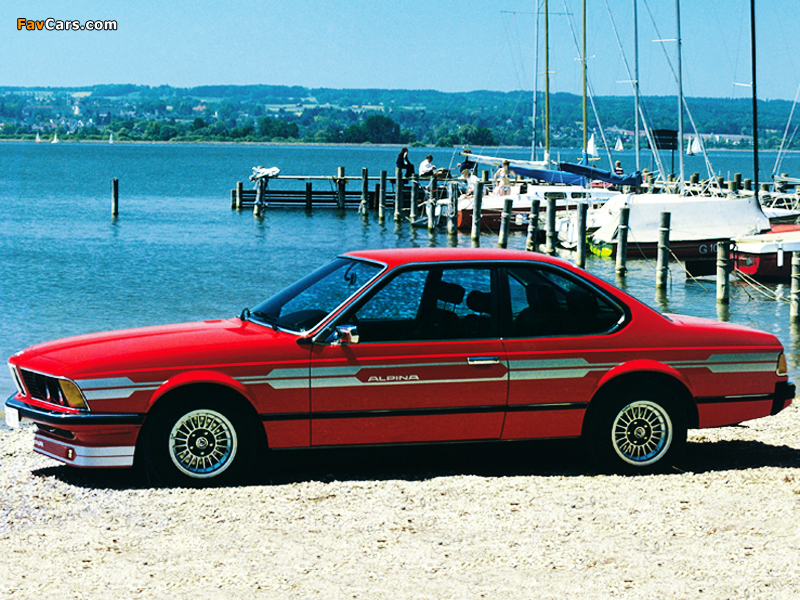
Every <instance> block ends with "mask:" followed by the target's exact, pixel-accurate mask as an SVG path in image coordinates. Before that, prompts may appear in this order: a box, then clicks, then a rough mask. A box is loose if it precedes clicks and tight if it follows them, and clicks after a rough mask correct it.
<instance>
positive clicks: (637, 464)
mask: <svg viewBox="0 0 800 600" xmlns="http://www.w3.org/2000/svg"><path fill="white" fill-rule="evenodd" d="M595 416H596V417H597V419H596V420H595V421H593V422H592V423H591V424H590V428H589V435H588V442H589V450H590V452H591V453H592V456H593V457H594V458H595V459H596V461H597V462H598V463H599V464H600V466H601V467H602V468H604V469H608V470H611V471H614V472H620V473H639V472H652V471H657V470H662V469H664V468H666V467H668V466H669V465H670V464H672V461H673V460H674V458H675V457H676V456H677V455H678V454H679V453H680V451H681V450H682V449H683V446H684V444H685V443H686V417H685V415H684V413H683V411H681V410H680V409H679V408H678V406H677V405H676V403H675V402H672V401H671V400H670V399H668V398H666V397H661V395H658V394H651V395H650V396H649V397H648V396H647V395H645V394H632V393H629V394H624V395H623V396H622V397H619V398H617V399H616V400H615V401H612V402H610V403H607V404H606V405H605V406H603V407H602V408H601V410H600V412H599V414H596V415H595Z"/></svg>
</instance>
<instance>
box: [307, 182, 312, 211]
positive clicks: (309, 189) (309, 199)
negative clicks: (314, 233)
mask: <svg viewBox="0 0 800 600" xmlns="http://www.w3.org/2000/svg"><path fill="white" fill-rule="evenodd" d="M313 198H314V194H313V191H312V183H311V182H310V181H306V210H307V211H310V210H311V203H312V202H313V200H312V199H313Z"/></svg>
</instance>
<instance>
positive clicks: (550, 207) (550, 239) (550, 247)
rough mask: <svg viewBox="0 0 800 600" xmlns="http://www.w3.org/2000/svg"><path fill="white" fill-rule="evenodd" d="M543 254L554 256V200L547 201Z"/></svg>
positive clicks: (551, 198)
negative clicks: (545, 236)
mask: <svg viewBox="0 0 800 600" xmlns="http://www.w3.org/2000/svg"><path fill="white" fill-rule="evenodd" d="M546 235H547V238H546V241H545V252H547V254H549V255H550V256H555V254H556V199H555V198H553V197H550V198H548V199H547V229H546Z"/></svg>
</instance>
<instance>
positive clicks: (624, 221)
mask: <svg viewBox="0 0 800 600" xmlns="http://www.w3.org/2000/svg"><path fill="white" fill-rule="evenodd" d="M630 214H631V208H630V206H623V207H622V209H621V210H620V211H619V228H618V229H617V262H616V269H615V271H616V274H617V276H619V277H625V275H627V274H628V221H629V219H630Z"/></svg>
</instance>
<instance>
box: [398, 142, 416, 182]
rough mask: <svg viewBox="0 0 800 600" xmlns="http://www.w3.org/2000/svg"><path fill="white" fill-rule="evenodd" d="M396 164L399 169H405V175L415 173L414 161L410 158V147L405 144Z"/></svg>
mask: <svg viewBox="0 0 800 600" xmlns="http://www.w3.org/2000/svg"><path fill="white" fill-rule="evenodd" d="M395 164H396V165H397V168H398V169H400V170H402V171H404V177H411V176H412V175H413V174H414V163H412V162H411V161H410V160H409V159H408V148H406V147H405V146H403V147H402V148H401V149H400V154H398V155H397V161H396V162H395Z"/></svg>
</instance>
